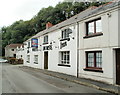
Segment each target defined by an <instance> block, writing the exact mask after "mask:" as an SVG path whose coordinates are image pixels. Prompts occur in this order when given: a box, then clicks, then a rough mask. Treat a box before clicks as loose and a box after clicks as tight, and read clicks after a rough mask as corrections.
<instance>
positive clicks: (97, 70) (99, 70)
mask: <svg viewBox="0 0 120 95" xmlns="http://www.w3.org/2000/svg"><path fill="white" fill-rule="evenodd" d="M83 70H84V71H93V72H101V73H103V70H102V69H95V68H85V69H83Z"/></svg>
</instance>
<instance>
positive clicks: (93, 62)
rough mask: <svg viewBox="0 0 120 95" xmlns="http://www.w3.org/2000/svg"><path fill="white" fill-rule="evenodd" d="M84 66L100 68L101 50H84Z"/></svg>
mask: <svg viewBox="0 0 120 95" xmlns="http://www.w3.org/2000/svg"><path fill="white" fill-rule="evenodd" d="M86 67H87V68H93V69H102V51H94V52H86Z"/></svg>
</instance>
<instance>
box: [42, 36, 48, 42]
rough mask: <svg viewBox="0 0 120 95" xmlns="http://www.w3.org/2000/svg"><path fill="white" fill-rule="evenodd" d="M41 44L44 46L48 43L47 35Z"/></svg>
mask: <svg viewBox="0 0 120 95" xmlns="http://www.w3.org/2000/svg"><path fill="white" fill-rule="evenodd" d="M43 43H44V44H47V43H48V35H47V36H44V40H43Z"/></svg>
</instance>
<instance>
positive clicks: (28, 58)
mask: <svg viewBox="0 0 120 95" xmlns="http://www.w3.org/2000/svg"><path fill="white" fill-rule="evenodd" d="M27 62H28V63H30V55H27Z"/></svg>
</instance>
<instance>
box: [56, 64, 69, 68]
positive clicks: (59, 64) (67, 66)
mask: <svg viewBox="0 0 120 95" xmlns="http://www.w3.org/2000/svg"><path fill="white" fill-rule="evenodd" d="M58 66H65V67H70V65H66V64H58Z"/></svg>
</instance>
